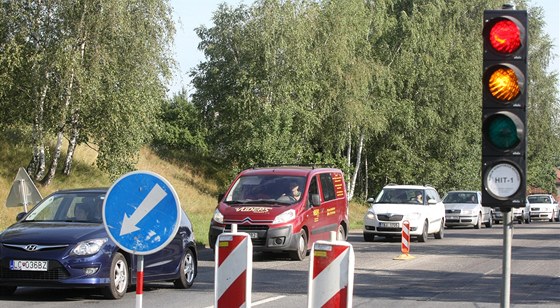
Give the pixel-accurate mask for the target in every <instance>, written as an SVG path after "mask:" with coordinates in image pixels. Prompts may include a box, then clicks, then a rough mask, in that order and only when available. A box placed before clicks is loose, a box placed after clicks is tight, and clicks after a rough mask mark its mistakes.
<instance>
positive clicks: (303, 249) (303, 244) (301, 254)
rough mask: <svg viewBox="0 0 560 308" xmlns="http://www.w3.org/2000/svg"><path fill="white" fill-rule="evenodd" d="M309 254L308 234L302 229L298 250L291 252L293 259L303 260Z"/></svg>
mask: <svg viewBox="0 0 560 308" xmlns="http://www.w3.org/2000/svg"><path fill="white" fill-rule="evenodd" d="M306 255H307V234H306V233H305V230H301V233H300V234H299V239H298V243H297V250H296V251H292V252H291V253H290V258H292V260H296V261H301V260H303V259H305V256H306Z"/></svg>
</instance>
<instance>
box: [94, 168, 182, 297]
mask: <svg viewBox="0 0 560 308" xmlns="http://www.w3.org/2000/svg"><path fill="white" fill-rule="evenodd" d="M180 213H181V205H180V203H179V198H178V197H177V193H176V192H175V190H174V189H173V186H171V184H170V183H169V182H168V181H167V180H166V179H165V178H163V177H161V176H160V175H158V174H156V173H153V172H149V171H134V172H130V173H127V174H125V175H123V176H122V177H121V178H119V179H118V180H117V181H115V183H113V185H112V186H111V187H110V188H109V191H108V192H107V197H106V198H105V201H104V203H103V224H104V226H105V229H106V230H107V233H108V234H109V237H110V238H111V239H112V240H113V241H114V242H115V244H117V246H119V247H120V248H121V249H123V250H124V251H126V252H128V253H131V254H133V255H136V256H137V277H136V280H137V281H136V307H137V308H139V307H142V289H143V285H144V255H149V254H152V253H155V252H157V251H159V250H161V249H163V248H164V247H165V246H167V244H169V242H171V241H172V240H173V237H174V236H175V234H176V233H177V230H178V229H179V221H180V219H181V215H180Z"/></svg>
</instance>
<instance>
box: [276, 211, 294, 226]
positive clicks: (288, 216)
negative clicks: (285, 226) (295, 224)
mask: <svg viewBox="0 0 560 308" xmlns="http://www.w3.org/2000/svg"><path fill="white" fill-rule="evenodd" d="M294 218H296V211H295V210H294V209H291V210H287V211H285V212H284V213H282V214H280V215H278V216H276V218H274V221H273V222H272V223H273V224H280V223H283V222H287V221H290V220H292V219H294Z"/></svg>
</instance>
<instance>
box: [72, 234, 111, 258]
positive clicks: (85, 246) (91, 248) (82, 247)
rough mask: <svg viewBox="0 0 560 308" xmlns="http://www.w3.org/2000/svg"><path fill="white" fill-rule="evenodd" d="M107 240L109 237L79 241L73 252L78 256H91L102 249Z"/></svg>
mask: <svg viewBox="0 0 560 308" xmlns="http://www.w3.org/2000/svg"><path fill="white" fill-rule="evenodd" d="M106 242H107V238H96V239H92V240H87V241H82V242H79V243H78V244H77V245H76V247H74V249H72V254H74V255H77V256H90V255H94V254H96V253H98V252H99V250H101V247H102V246H103V244H105V243H106Z"/></svg>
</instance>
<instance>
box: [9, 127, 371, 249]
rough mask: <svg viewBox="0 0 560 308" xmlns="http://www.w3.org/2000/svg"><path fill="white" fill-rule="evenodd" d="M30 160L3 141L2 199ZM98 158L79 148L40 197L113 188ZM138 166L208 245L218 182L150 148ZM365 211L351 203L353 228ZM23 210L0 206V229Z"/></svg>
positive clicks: (90, 150) (24, 152)
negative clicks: (162, 185) (175, 200)
mask: <svg viewBox="0 0 560 308" xmlns="http://www.w3.org/2000/svg"><path fill="white" fill-rule="evenodd" d="M63 155H64V154H63ZM29 157H30V151H29V150H28V149H27V148H24V147H18V146H13V145H11V144H9V143H8V142H7V141H5V140H2V138H0V200H6V199H7V197H8V193H9V191H10V187H11V186H12V182H13V180H14V178H15V176H16V174H17V171H18V169H19V167H21V166H25V164H26V163H27V162H28V159H29ZM96 157H97V152H96V151H95V149H93V148H91V147H88V146H84V145H82V146H79V147H78V148H77V149H76V154H75V160H74V165H73V172H72V173H71V175H70V176H67V177H65V176H63V175H58V176H57V177H56V178H55V180H54V181H53V182H52V184H51V185H49V186H40V185H37V188H38V189H39V191H40V193H41V195H42V196H43V197H44V196H46V195H48V194H50V193H52V192H54V191H56V190H58V189H66V188H78V187H108V186H111V184H112V183H111V181H110V179H109V177H108V176H107V175H105V174H103V173H102V172H101V171H99V170H98V169H97V168H96V167H95V159H96ZM136 167H137V169H138V170H146V171H151V172H154V173H157V174H159V175H161V176H162V177H164V178H165V179H167V180H168V181H169V182H170V183H171V185H172V186H173V188H174V189H175V191H176V192H177V195H178V197H179V200H180V203H181V207H182V208H183V209H184V210H185V212H186V213H187V214H188V215H189V217H190V219H191V221H192V222H193V225H194V229H195V236H196V239H197V242H199V244H202V245H208V229H209V224H210V219H211V218H212V215H213V213H214V208H215V207H216V204H217V200H216V196H217V195H218V193H219V187H218V185H217V184H216V181H214V180H212V179H208V178H207V177H205V176H204V175H202V173H200V172H197V171H196V169H195V168H192V167H191V166H189V165H188V164H186V163H178V162H170V161H167V160H164V159H161V158H160V157H159V156H158V155H157V154H156V153H155V152H154V151H152V150H151V149H149V148H144V149H142V151H141V152H140V158H139V161H138V163H137V165H136ZM366 210H367V206H365V205H364V204H363V203H362V204H360V203H355V202H352V203H351V204H350V219H351V220H350V228H351V229H353V230H356V229H361V226H362V217H363V215H364V213H365V211H366ZM21 211H23V209H22V208H6V207H5V206H0V230H2V229H4V228H6V227H7V226H9V225H11V224H12V223H14V222H15V217H16V215H17V213H19V212H21Z"/></svg>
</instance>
